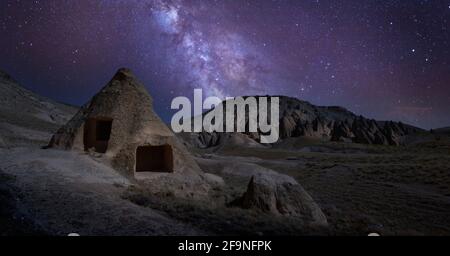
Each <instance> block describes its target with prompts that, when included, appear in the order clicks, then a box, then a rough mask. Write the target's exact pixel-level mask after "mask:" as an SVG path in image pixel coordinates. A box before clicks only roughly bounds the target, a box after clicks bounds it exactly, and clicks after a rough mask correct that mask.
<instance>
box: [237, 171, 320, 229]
mask: <svg viewBox="0 0 450 256" xmlns="http://www.w3.org/2000/svg"><path fill="white" fill-rule="evenodd" d="M231 205H234V206H239V207H241V208H244V209H255V210H259V211H262V212H265V213H270V214H274V215H280V216H290V217H298V218H302V219H304V220H305V221H306V222H308V223H311V224H314V225H320V226H327V218H326V217H325V215H324V213H323V212H322V210H321V209H320V208H319V206H318V205H317V204H316V203H315V202H314V200H313V199H312V198H311V196H310V195H309V194H308V193H307V192H306V191H305V190H304V189H303V187H302V186H301V185H300V184H298V183H297V182H296V181H295V180H294V179H292V178H291V177H289V176H286V175H282V174H270V173H265V174H258V175H254V176H252V178H251V180H250V182H249V184H248V187H247V191H246V192H245V193H244V194H243V195H242V197H240V198H238V199H236V200H235V201H234V202H232V203H231Z"/></svg>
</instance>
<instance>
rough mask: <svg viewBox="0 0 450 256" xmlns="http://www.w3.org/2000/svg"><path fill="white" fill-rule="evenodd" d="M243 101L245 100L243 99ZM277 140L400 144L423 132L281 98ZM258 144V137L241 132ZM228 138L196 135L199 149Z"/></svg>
mask: <svg viewBox="0 0 450 256" xmlns="http://www.w3.org/2000/svg"><path fill="white" fill-rule="evenodd" d="M244 98H245V97H244ZM279 118H280V120H279V121H280V139H281V140H282V139H285V138H292V137H311V138H317V139H320V140H325V141H341V142H353V143H362V144H377V145H400V144H401V143H402V138H403V137H404V136H406V135H410V134H414V133H417V132H419V131H422V130H421V129H419V128H416V127H413V126H410V125H406V124H403V123H401V122H392V121H388V122H384V121H376V120H373V119H368V118H365V117H363V116H357V115H355V114H354V113H352V112H350V111H348V110H346V109H345V108H342V107H322V106H315V105H312V104H310V103H309V102H306V101H301V100H298V99H295V98H290V97H284V96H280V115H279ZM244 134H246V135H247V136H248V137H249V138H251V139H253V140H256V141H259V134H256V135H255V134H250V133H244ZM225 136H227V135H223V134H217V133H213V134H211V133H207V132H202V133H197V134H195V137H196V138H197V139H196V140H194V141H196V143H197V145H195V146H198V147H202V148H208V147H215V146H219V145H221V143H222V142H223V141H224V137H225Z"/></svg>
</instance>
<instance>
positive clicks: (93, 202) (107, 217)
mask: <svg viewBox="0 0 450 256" xmlns="http://www.w3.org/2000/svg"><path fill="white" fill-rule="evenodd" d="M0 154H1V155H2V161H0V174H1V175H0V178H1V179H2V182H1V183H0V184H1V190H0V191H2V195H3V202H2V204H3V205H8V207H11V208H14V209H10V211H8V212H6V213H5V212H4V213H3V214H7V213H12V216H8V217H9V218H11V221H14V222H15V223H14V224H17V225H19V226H16V227H12V225H9V226H8V227H9V228H10V230H9V231H8V230H6V231H5V230H3V231H2V232H4V233H7V232H9V233H13V234H14V233H16V234H17V233H18V234H51V235H66V234H69V233H72V232H76V233H79V234H81V235H178V234H183V235H194V234H204V232H202V231H200V230H197V229H196V228H195V227H192V226H190V225H187V224H182V223H181V222H180V221H177V220H174V219H172V218H169V217H168V216H167V215H165V214H164V213H162V212H159V211H156V210H152V209H151V208H150V207H140V206H138V205H136V204H134V203H132V202H130V201H129V200H126V199H123V198H122V196H121V195H122V193H123V192H124V191H125V190H126V189H127V188H128V186H129V185H130V182H129V181H128V180H126V179H125V178H123V177H122V176H120V175H119V174H117V173H116V172H115V171H114V170H112V169H110V168H108V167H106V166H105V165H103V164H100V163H98V162H96V161H95V160H94V159H92V158H90V157H88V156H86V155H83V154H77V153H72V152H64V151H57V150H42V149H37V148H33V149H30V148H14V149H0ZM11 197H12V198H13V199H14V201H11V200H9V201H6V200H7V199H8V198H9V199H11ZM6 203H8V204H6ZM4 211H5V210H4ZM3 217H4V216H3Z"/></svg>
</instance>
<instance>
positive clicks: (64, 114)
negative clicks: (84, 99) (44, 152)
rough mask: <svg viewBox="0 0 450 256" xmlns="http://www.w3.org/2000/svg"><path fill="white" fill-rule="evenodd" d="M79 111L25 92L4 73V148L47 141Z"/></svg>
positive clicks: (0, 79)
mask: <svg viewBox="0 0 450 256" xmlns="http://www.w3.org/2000/svg"><path fill="white" fill-rule="evenodd" d="M76 111H77V108H76V107H73V106H69V105H65V104H61V103H58V102H55V101H53V100H50V99H48V98H45V97H42V96H39V95H37V94H35V93H33V92H31V91H29V90H27V89H25V88H23V87H22V86H20V85H19V84H18V82H17V81H16V80H14V79H13V78H12V77H11V76H10V75H8V74H7V73H5V72H3V71H1V70H0V134H1V137H0V144H3V145H12V144H14V145H20V144H21V143H29V142H36V143H40V142H44V141H47V140H48V139H49V138H50V137H51V136H50V135H51V133H53V132H54V131H56V129H58V128H59V127H60V126H61V125H62V124H64V123H65V122H67V120H68V119H70V118H71V117H72V116H73V115H74V114H75V112H76Z"/></svg>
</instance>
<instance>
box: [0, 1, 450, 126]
mask: <svg viewBox="0 0 450 256" xmlns="http://www.w3.org/2000/svg"><path fill="white" fill-rule="evenodd" d="M449 46H450V0H420V1H419V0H408V1H405V0H384V1H381V0H333V1H331V0H330V1H327V0H296V1H287V0H286V1H281V0H277V1H276V0H253V1H251V0H217V1H212V0H210V1H181V0H173V1H161V0H139V1H138V0H78V1H75V0H70V1H68V0H57V1H53V0H34V1H32V0H2V1H0V69H2V70H4V71H6V72H8V73H9V74H10V75H12V76H13V77H15V78H16V80H18V81H19V82H20V83H21V84H22V85H24V86H25V87H26V88H28V89H31V90H33V91H35V92H37V93H39V94H41V95H44V96H47V97H50V98H52V99H55V100H58V101H62V102H66V103H70V104H74V105H82V104H84V103H85V102H87V101H88V100H89V98H90V97H91V96H92V95H93V94H95V93H96V92H97V91H98V90H99V89H100V88H101V87H103V86H104V85H105V84H106V83H107V82H108V81H109V79H110V78H111V77H112V75H113V74H114V73H115V71H116V70H117V69H118V68H120V67H128V68H131V69H132V70H133V71H134V73H135V74H136V75H137V76H138V77H139V79H140V80H141V81H142V82H143V83H144V84H145V85H146V86H147V88H148V90H149V91H150V93H151V94H152V96H153V98H154V100H155V103H154V105H155V109H156V111H157V112H158V113H159V114H160V115H161V116H162V117H163V119H164V120H166V121H168V120H170V118H171V113H173V112H172V110H170V103H171V100H172V99H173V98H174V97H176V96H188V97H192V94H193V89H194V88H202V89H204V94H205V96H213V95H214V96H221V97H223V96H239V95H268V94H269V95H288V96H293V97H297V98H299V99H302V100H306V101H309V102H311V103H313V104H317V105H339V106H343V107H345V108H347V109H349V110H351V111H353V112H355V113H356V114H362V115H364V116H367V117H369V118H375V119H380V120H396V121H398V120H400V121H403V122H406V123H410V124H413V125H417V126H419V127H422V128H427V129H428V128H436V127H442V126H450V47H449Z"/></svg>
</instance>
